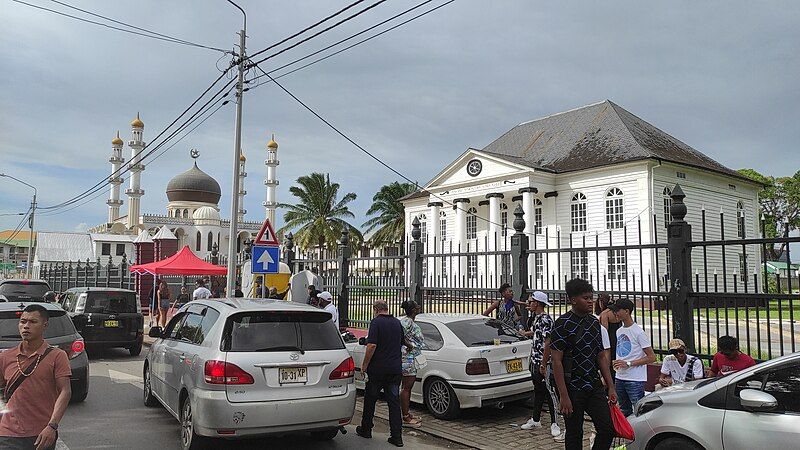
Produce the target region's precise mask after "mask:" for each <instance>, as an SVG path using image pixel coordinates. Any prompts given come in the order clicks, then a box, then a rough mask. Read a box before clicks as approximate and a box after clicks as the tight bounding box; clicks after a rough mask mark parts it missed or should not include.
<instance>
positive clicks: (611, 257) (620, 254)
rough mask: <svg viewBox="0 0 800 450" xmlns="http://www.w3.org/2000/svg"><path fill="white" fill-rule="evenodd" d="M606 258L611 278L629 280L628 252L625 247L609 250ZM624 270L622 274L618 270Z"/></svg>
mask: <svg viewBox="0 0 800 450" xmlns="http://www.w3.org/2000/svg"><path fill="white" fill-rule="evenodd" d="M606 258H607V259H608V261H607V262H608V264H607V267H606V269H607V271H606V273H607V274H608V277H609V279H611V280H627V279H628V252H627V250H625V249H620V250H607V253H606ZM618 269H619V271H620V272H622V273H621V274H619V273H617V271H618Z"/></svg>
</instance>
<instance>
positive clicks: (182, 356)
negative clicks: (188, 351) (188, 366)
mask: <svg viewBox="0 0 800 450" xmlns="http://www.w3.org/2000/svg"><path fill="white" fill-rule="evenodd" d="M184 359H186V355H184V354H183V353H181V355H180V356H178V361H180V362H183V360H184Z"/></svg>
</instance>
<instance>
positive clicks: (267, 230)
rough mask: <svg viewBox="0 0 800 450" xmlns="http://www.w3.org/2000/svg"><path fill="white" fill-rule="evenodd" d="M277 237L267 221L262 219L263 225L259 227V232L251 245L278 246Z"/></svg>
mask: <svg viewBox="0 0 800 450" xmlns="http://www.w3.org/2000/svg"><path fill="white" fill-rule="evenodd" d="M280 244H281V243H280V241H278V235H277V234H275V229H274V228H272V224H271V223H269V219H264V225H261V231H259V232H258V234H257V235H256V238H255V240H254V241H253V245H280Z"/></svg>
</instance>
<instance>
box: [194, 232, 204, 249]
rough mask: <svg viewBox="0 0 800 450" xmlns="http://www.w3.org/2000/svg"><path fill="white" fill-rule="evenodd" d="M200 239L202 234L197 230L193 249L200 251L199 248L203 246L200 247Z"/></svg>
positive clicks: (201, 239)
mask: <svg viewBox="0 0 800 450" xmlns="http://www.w3.org/2000/svg"><path fill="white" fill-rule="evenodd" d="M202 241H203V236H202V235H201V234H200V232H199V231H198V232H197V236H196V242H195V243H194V250H195V251H197V252H199V251H200V249H201V248H203V247H202V245H203V244H202Z"/></svg>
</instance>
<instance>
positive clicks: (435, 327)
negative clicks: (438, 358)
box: [417, 321, 444, 352]
mask: <svg viewBox="0 0 800 450" xmlns="http://www.w3.org/2000/svg"><path fill="white" fill-rule="evenodd" d="M417 325H419V328H420V330H421V332H422V337H423V341H422V342H423V343H424V345H425V348H423V349H422V350H423V351H430V352H436V351H439V350H441V349H442V348H443V347H444V336H442V332H441V331H440V330H439V327H437V326H436V325H434V324H432V323H430V322H422V321H418V322H417ZM426 327H430V328H431V329H432V330H433V331H435V332H436V334H437V335H438V336H439V339H438V341H437V342H439V343H440V345H439V346H438V347H435V348H433V347H429V346H428V342H430V340H429V339H426V337H427V336H426V330H425V328H426ZM428 331H430V330H428Z"/></svg>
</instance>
